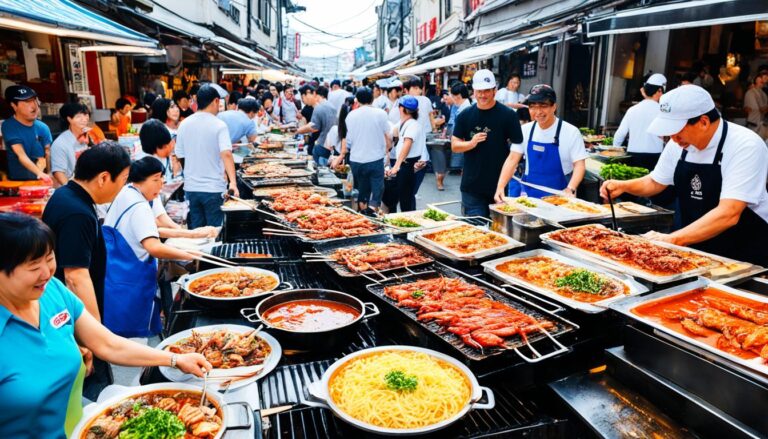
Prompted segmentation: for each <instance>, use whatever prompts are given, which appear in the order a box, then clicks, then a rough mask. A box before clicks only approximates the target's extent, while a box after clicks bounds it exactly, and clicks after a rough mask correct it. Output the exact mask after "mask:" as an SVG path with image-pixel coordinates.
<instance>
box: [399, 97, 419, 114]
mask: <svg viewBox="0 0 768 439" xmlns="http://www.w3.org/2000/svg"><path fill="white" fill-rule="evenodd" d="M398 105H400V106H401V107H405V108H407V109H409V110H418V109H419V101H418V100H416V98H414V97H413V96H410V95H408V96H403V97H402V98H400V101H399V102H398Z"/></svg>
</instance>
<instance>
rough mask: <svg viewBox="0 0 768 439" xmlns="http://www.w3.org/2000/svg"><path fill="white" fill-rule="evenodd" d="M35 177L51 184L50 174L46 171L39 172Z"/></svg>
mask: <svg viewBox="0 0 768 439" xmlns="http://www.w3.org/2000/svg"><path fill="white" fill-rule="evenodd" d="M37 179H38V180H40V181H42V182H43V183H45V184H51V185H52V184H53V179H52V178H51V176H50V175H48V174H46V173H40V175H38V176H37Z"/></svg>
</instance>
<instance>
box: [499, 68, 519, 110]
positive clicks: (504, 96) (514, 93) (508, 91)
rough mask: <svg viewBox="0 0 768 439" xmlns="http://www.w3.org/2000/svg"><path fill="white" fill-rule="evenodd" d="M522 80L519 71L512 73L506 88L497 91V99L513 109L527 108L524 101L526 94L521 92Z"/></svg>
mask: <svg viewBox="0 0 768 439" xmlns="http://www.w3.org/2000/svg"><path fill="white" fill-rule="evenodd" d="M521 82H522V81H521V79H520V75H518V74H517V73H513V74H512V75H510V77H509V79H508V80H507V86H506V88H500V89H499V91H497V92H496V101H497V102H501V103H502V104H504V105H506V106H507V107H509V108H511V109H513V110H517V109H519V108H525V104H523V103H522V102H523V101H525V95H523V94H520V92H519V90H520V84H521Z"/></svg>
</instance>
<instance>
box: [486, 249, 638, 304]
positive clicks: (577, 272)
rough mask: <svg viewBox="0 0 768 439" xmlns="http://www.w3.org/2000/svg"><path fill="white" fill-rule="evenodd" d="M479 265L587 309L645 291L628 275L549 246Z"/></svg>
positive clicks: (527, 286)
mask: <svg viewBox="0 0 768 439" xmlns="http://www.w3.org/2000/svg"><path fill="white" fill-rule="evenodd" d="M482 265H483V267H484V268H485V272H486V273H488V274H490V275H491V276H493V277H495V278H497V279H499V280H501V281H503V282H509V283H510V284H513V285H519V286H521V287H524V288H527V289H529V290H531V291H534V292H536V293H538V294H541V295H542V296H545V297H547V298H550V299H553V300H556V301H558V302H560V303H563V304H565V305H567V306H569V307H571V308H574V309H578V310H581V311H584V312H588V313H598V312H602V311H605V309H607V308H606V305H607V304H609V303H611V302H614V301H616V300H621V299H623V298H626V297H629V296H634V295H638V294H642V293H645V292H647V291H648V288H646V287H645V286H643V285H641V284H639V283H638V282H636V281H635V280H634V279H632V278H631V277H629V276H625V275H621V274H617V273H611V272H608V271H607V270H605V269H601V268H596V267H595V266H594V265H593V264H585V263H584V262H580V261H577V260H574V259H571V258H568V257H566V256H564V255H562V254H559V253H555V252H552V251H549V250H542V249H538V250H532V251H528V252H524V253H519V254H516V255H514V256H509V257H506V258H501V259H495V260H492V261H487V262H484V263H483V264H482Z"/></svg>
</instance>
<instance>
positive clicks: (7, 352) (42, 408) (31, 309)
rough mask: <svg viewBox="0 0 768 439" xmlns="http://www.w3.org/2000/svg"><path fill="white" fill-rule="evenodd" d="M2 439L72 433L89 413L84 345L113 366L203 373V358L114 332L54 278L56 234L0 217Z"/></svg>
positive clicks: (23, 219) (29, 221) (15, 217)
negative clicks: (84, 391)
mask: <svg viewBox="0 0 768 439" xmlns="http://www.w3.org/2000/svg"><path fill="white" fill-rule="evenodd" d="M0 242H2V243H3V246H4V248H5V250H4V251H3V252H0V437H2V438H39V437H45V438H66V437H67V435H68V434H69V433H71V431H72V429H73V428H74V426H75V424H76V423H77V422H78V420H79V418H80V416H81V415H82V411H81V407H80V401H81V392H82V379H83V376H84V375H85V374H84V372H85V366H84V364H83V357H82V356H81V350H80V348H79V346H78V345H81V346H84V347H85V348H87V349H88V350H90V351H93V353H94V354H95V355H96V356H97V357H99V358H101V359H103V360H105V361H108V362H110V363H115V364H121V365H125V366H163V365H166V366H168V365H170V366H172V367H177V368H179V369H181V370H182V371H184V372H187V373H192V374H195V375H197V376H202V374H203V371H204V370H210V368H211V365H210V363H208V362H207V361H206V360H205V358H204V357H203V356H202V355H198V354H185V355H171V354H170V353H169V352H165V351H160V350H156V349H152V348H149V347H147V346H143V345H141V344H138V343H135V342H132V341H130V340H127V339H125V338H122V337H118V336H116V335H114V334H113V333H111V332H110V331H109V330H108V329H107V328H105V327H104V326H103V325H101V323H99V322H98V320H96V319H95V318H94V317H92V316H91V315H90V314H89V313H88V311H85V309H84V307H83V303H82V302H81V301H80V299H79V298H78V297H77V296H75V294H74V293H72V292H71V291H69V290H68V289H67V288H66V287H65V286H64V285H63V284H62V283H61V282H60V281H59V280H57V279H56V278H54V277H53V273H54V272H55V271H56V259H55V257H54V253H53V245H54V236H53V232H52V231H51V229H49V228H48V226H46V225H45V224H43V223H42V222H41V221H39V220H37V219H35V218H32V217H29V216H25V215H20V214H10V213H3V214H0Z"/></svg>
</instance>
